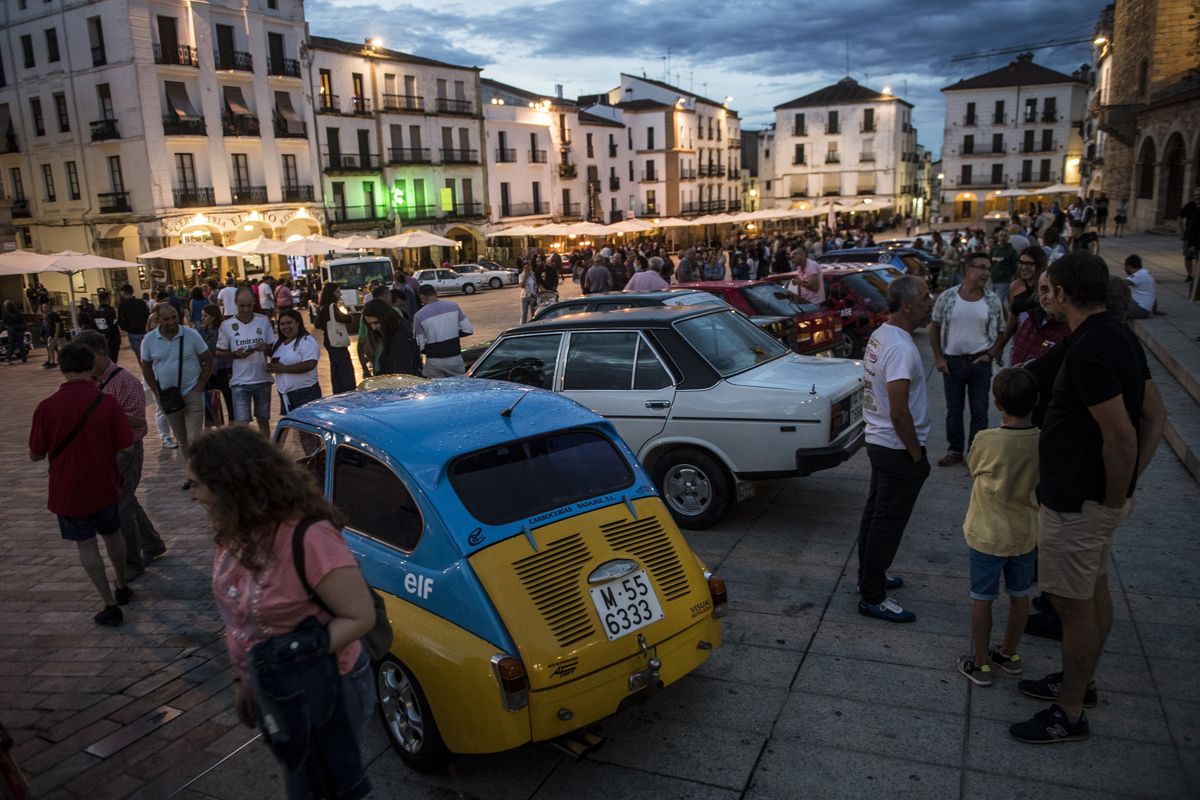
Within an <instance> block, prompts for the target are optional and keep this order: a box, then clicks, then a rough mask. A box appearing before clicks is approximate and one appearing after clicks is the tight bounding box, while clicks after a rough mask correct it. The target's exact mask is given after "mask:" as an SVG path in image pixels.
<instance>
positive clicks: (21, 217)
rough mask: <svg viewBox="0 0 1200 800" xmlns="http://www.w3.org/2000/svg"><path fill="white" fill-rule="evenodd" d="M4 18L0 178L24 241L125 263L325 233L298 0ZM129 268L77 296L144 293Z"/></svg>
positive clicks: (57, 6)
mask: <svg viewBox="0 0 1200 800" xmlns="http://www.w3.org/2000/svg"><path fill="white" fill-rule="evenodd" d="M0 14H3V16H2V17H0V60H2V62H3V76H4V80H3V85H2V86H0V126H7V130H8V133H9V136H8V137H7V138H6V140H5V145H6V146H5V147H3V148H0V149H3V150H4V152H3V153H0V176H2V177H3V182H4V186H3V188H4V192H5V193H6V194H8V195H10V196H11V197H12V198H13V202H14V210H15V211H16V215H17V217H18V219H17V224H18V225H19V226H20V227H21V229H22V232H21V239H22V241H21V242H20V244H22V245H23V246H26V247H31V248H35V249H39V250H60V249H74V250H80V251H85V252H88V251H91V252H99V253H102V254H105V255H110V256H114V257H120V258H125V259H130V260H131V259H132V258H133V256H135V255H136V254H137V253H139V252H144V251H145V250H148V249H151V248H155V247H159V246H163V245H167V244H171V243H176V242H178V241H181V240H189V239H199V240H206V241H208V240H211V241H215V242H218V243H222V244H230V243H234V242H237V241H241V240H243V239H248V238H253V237H255V236H260V235H261V236H269V237H274V238H286V237H287V236H289V235H293V234H308V233H312V232H317V231H320V230H322V229H323V225H322V214H321V210H320V204H319V200H320V197H319V191H318V190H317V188H316V185H317V184H318V183H319V180H318V175H317V174H316V173H315V171H314V167H313V165H314V163H315V158H314V156H315V150H314V144H313V142H312V140H311V139H310V138H309V129H310V127H311V119H312V118H311V114H310V112H309V109H310V108H311V104H310V102H309V99H308V96H307V93H306V86H305V81H304V79H303V68H302V64H301V61H300V50H301V45H302V43H303V40H304V37H305V27H304V17H303V4H302V3H301V2H300V0H249V2H242V1H241V0H210V2H208V3H203V4H202V3H187V2H181V1H180V0H96V1H94V2H88V3H82V2H72V1H71V0H49V1H48V2H36V3H34V2H29V3H16V2H11V3H5V4H4V8H3V11H2V12H0ZM68 43H69V44H70V46H68ZM84 43H86V46H84ZM232 266H235V265H227V267H232ZM236 266H237V267H238V268H239V270H247V269H249V270H253V269H255V268H256V267H258V266H259V260H258V259H257V258H255V259H247V260H246V261H245V262H244V263H242V264H238V265H236ZM159 268H161V269H162V270H163V271H164V272H167V271H168V270H170V269H171V265H166V264H164V265H160V267H159ZM156 269H158V268H156ZM134 272H135V274H129V275H122V274H112V275H97V276H88V277H86V278H85V279H84V280H83V281H82V282H81V283H79V285H77V288H78V289H79V290H81V291H84V292H88V293H91V292H94V291H95V289H97V288H99V286H100V285H109V286H111V285H112V284H116V283H119V282H123V280H124V279H129V280H130V282H131V283H133V284H134V285H135V286H139V285H140V286H141V288H143V289H149V288H150V280H149V276H147V275H146V273H145V271H144V270H141V271H134ZM153 277H155V278H157V279H158V280H159V281H160V282H161V281H162V280H166V279H180V278H183V277H187V276H184V275H183V274H182V273H179V272H173V273H168V274H166V275H165V277H164V276H162V275H161V274H156V275H154V276H153ZM55 280H56V278H54V277H51V278H50V280H49V281H48V283H49V284H51V289H52V290H55V291H58V290H59V289H60V287H57V286H54V285H53V284H54V281H55ZM63 283H64V287H61V288H64V289H65V279H63Z"/></svg>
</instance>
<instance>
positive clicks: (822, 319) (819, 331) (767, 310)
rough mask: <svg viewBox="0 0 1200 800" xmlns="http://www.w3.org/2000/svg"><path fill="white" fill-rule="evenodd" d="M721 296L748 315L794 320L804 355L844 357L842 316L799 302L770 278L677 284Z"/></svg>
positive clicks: (845, 351) (796, 348) (799, 351)
mask: <svg viewBox="0 0 1200 800" xmlns="http://www.w3.org/2000/svg"><path fill="white" fill-rule="evenodd" d="M677 288H680V289H699V290H701V291H704V292H708V293H709V294H712V295H716V296H717V297H720V298H721V299H723V300H724V301H725V302H727V303H729V305H731V306H733V307H734V308H736V309H737V310H738V311H741V312H742V313H743V314H746V315H747V316H750V317H761V316H787V317H791V318H792V319H793V320H795V323H796V346H795V350H796V352H797V353H802V354H803V355H807V356H818V355H819V356H837V357H846V356H848V355H849V351H848V350H846V349H845V345H846V342H845V337H843V335H842V318H841V316H840V315H839V314H838V313H837V312H836V311H831V310H829V309H825V308H821V307H820V306H818V305H813V304H811V303H798V302H796V300H795V299H794V298H792V297H791V296H789V295H788V294H787V292H785V291H783V289H782V287H780V286H779V284H778V283H773V282H771V281H697V282H695V283H681V284H678V287H677Z"/></svg>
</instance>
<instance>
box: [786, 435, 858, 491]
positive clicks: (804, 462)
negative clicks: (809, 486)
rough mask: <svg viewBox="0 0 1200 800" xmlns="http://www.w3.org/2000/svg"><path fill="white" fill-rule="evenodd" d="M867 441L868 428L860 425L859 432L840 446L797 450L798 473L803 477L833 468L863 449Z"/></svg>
mask: <svg viewBox="0 0 1200 800" xmlns="http://www.w3.org/2000/svg"><path fill="white" fill-rule="evenodd" d="M865 441H866V429H865V428H864V427H861V426H860V427H859V429H858V431H857V433H855V434H854V435H853V436H852V437H851V438H850V439H848V440H846V442H844V443H843V444H841V445H840V446H835V447H819V448H817V449H814V450H809V449H805V450H797V451H796V474H797V475H799V476H800V477H802V478H803V477H804V476H806V475H812V474H813V473H814V472H820V471H821V470H823V469H833V468H834V467H836V466H838V465H840V464H842V463H843V462H845V461H846V460H847V459H849V458H850V456H852V455H854V454H855V453H857V452H858V451H859V450H860V449H862V446H863V443H864V442H865Z"/></svg>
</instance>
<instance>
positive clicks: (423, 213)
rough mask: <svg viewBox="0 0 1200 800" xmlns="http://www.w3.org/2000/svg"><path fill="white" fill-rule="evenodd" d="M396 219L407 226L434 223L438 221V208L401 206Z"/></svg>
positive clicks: (430, 206)
mask: <svg viewBox="0 0 1200 800" xmlns="http://www.w3.org/2000/svg"><path fill="white" fill-rule="evenodd" d="M396 218H397V219H398V220H400V221H401V222H403V223H404V224H406V225H414V224H418V223H422V222H432V221H433V220H435V219H437V207H436V206H432V205H419V206H416V205H413V206H401V207H400V208H399V209H397V211H396Z"/></svg>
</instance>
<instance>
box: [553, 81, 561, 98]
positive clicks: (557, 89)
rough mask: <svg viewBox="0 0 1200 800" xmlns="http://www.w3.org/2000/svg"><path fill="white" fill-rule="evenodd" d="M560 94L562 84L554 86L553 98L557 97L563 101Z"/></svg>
mask: <svg viewBox="0 0 1200 800" xmlns="http://www.w3.org/2000/svg"><path fill="white" fill-rule="evenodd" d="M562 92H563V87H562V84H561V83H556V84H554V96H555V97H557V98H558V99H559V100H562V99H563V96H562Z"/></svg>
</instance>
